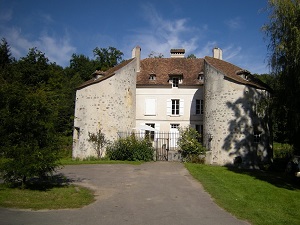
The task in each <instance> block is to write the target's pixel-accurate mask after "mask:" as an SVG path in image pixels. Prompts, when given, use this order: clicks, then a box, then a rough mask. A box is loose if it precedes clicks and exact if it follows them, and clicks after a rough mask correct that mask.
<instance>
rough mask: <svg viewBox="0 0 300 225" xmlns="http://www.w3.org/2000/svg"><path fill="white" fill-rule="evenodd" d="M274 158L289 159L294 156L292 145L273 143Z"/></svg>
mask: <svg viewBox="0 0 300 225" xmlns="http://www.w3.org/2000/svg"><path fill="white" fill-rule="evenodd" d="M273 152H274V158H280V159H286V158H288V159H289V158H291V157H292V156H293V154H294V149H293V146H292V145H289V144H282V143H277V142H275V143H274V145H273Z"/></svg>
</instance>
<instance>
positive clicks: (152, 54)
mask: <svg viewBox="0 0 300 225" xmlns="http://www.w3.org/2000/svg"><path fill="white" fill-rule="evenodd" d="M148 57H149V58H159V59H160V58H164V55H163V54H162V53H157V52H154V51H151V52H150V54H149V55H148Z"/></svg>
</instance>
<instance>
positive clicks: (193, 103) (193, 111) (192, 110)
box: [190, 99, 196, 115]
mask: <svg viewBox="0 0 300 225" xmlns="http://www.w3.org/2000/svg"><path fill="white" fill-rule="evenodd" d="M190 114H191V115H196V99H195V100H194V101H193V100H191V112H190Z"/></svg>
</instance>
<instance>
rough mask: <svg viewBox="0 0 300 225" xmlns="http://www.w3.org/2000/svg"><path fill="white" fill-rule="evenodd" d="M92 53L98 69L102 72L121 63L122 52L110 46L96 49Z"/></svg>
mask: <svg viewBox="0 0 300 225" xmlns="http://www.w3.org/2000/svg"><path fill="white" fill-rule="evenodd" d="M93 52H94V56H95V57H96V61H97V63H98V65H99V66H98V69H100V70H102V71H105V70H108V69H109V68H111V67H114V66H116V65H118V64H119V63H120V62H121V61H122V56H123V55H124V54H123V52H121V51H120V50H118V49H116V48H114V47H111V46H110V47H108V48H98V47H96V48H95V49H94V50H93Z"/></svg>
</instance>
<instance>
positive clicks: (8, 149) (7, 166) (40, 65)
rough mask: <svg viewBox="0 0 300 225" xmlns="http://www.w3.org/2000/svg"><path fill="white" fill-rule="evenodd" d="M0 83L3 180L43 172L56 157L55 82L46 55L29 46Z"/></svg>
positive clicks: (51, 167) (54, 163) (52, 167)
mask: <svg viewBox="0 0 300 225" xmlns="http://www.w3.org/2000/svg"><path fill="white" fill-rule="evenodd" d="M10 72H11V76H12V77H9V79H8V78H5V77H2V82H1V83H0V99H1V104H0V118H1V122H0V155H1V157H4V158H5V160H4V162H3V163H2V164H1V165H0V170H1V172H2V175H3V177H4V179H5V180H6V181H22V183H23V184H25V183H26V181H27V179H28V178H31V177H34V176H39V177H41V176H45V175H47V174H48V173H51V172H53V171H54V170H55V168H56V167H57V166H58V165H57V159H58V158H59V154H58V150H59V148H58V146H57V132H56V130H55V121H56V120H57V118H58V109H59V107H58V103H59V102H58V99H59V97H58V96H57V94H58V92H57V89H59V87H57V83H55V82H51V77H52V72H51V66H50V64H49V63H48V59H47V58H46V57H45V55H44V54H43V53H42V52H40V51H39V50H37V49H31V50H30V51H29V53H28V55H27V56H26V57H23V58H21V59H20V60H19V61H18V62H16V63H14V64H13V65H12V68H10Z"/></svg>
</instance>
